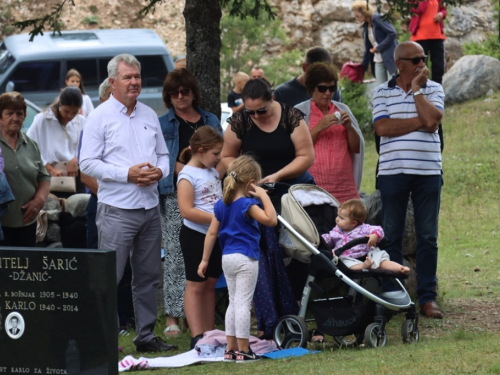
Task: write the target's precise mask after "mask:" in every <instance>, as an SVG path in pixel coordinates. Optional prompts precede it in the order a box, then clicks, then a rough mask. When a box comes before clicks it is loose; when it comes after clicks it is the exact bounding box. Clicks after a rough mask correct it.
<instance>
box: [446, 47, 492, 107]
mask: <svg viewBox="0 0 500 375" xmlns="http://www.w3.org/2000/svg"><path fill="white" fill-rule="evenodd" d="M499 89H500V61H499V60H498V59H495V58H494V57H490V56H483V55H468V56H463V57H461V58H460V60H458V61H457V62H456V63H455V64H454V65H453V67H452V68H451V69H450V70H449V71H448V72H447V73H446V74H445V75H444V77H443V90H444V93H445V101H446V103H448V104H452V103H459V102H463V101H466V100H471V99H475V98H479V97H481V96H484V95H486V93H487V92H488V91H489V90H499Z"/></svg>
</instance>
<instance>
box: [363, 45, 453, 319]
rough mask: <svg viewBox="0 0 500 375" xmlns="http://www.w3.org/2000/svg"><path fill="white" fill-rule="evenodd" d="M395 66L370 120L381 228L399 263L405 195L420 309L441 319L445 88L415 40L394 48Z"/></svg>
mask: <svg viewBox="0 0 500 375" xmlns="http://www.w3.org/2000/svg"><path fill="white" fill-rule="evenodd" d="M394 59H395V60H396V65H397V67H398V70H399V74H398V75H395V76H394V77H393V78H392V79H391V80H390V81H388V82H386V83H383V84H382V85H380V86H378V87H377V88H376V89H375V91H374V93H373V122H374V124H375V131H376V132H377V134H378V135H379V136H380V137H381V138H380V159H379V169H378V176H377V179H378V181H377V183H378V188H379V190H380V193H381V198H382V227H383V228H384V231H385V234H386V238H387V239H388V244H387V246H386V247H385V250H386V251H387V252H388V253H389V255H390V257H391V260H393V261H395V262H398V263H400V264H403V233H404V229H405V218H406V209H407V206H408V198H409V197H411V199H412V203H413V207H414V214H415V231H416V237H417V260H416V267H417V268H416V272H417V295H418V302H419V305H420V313H421V314H423V315H424V316H427V317H429V318H437V319H442V318H443V313H442V312H441V311H440V310H439V308H438V306H437V305H436V302H435V301H436V296H437V292H436V283H437V278H436V271H437V256H438V248H437V228H438V214H439V204H440V196H441V185H442V162H441V149H440V140H439V135H438V125H439V123H440V121H441V118H442V117H443V111H444V92H443V88H442V87H441V85H440V84H439V83H436V82H433V81H431V80H429V79H428V78H427V77H428V76H429V69H427V67H426V62H427V56H425V54H424V51H423V49H422V47H421V46H420V45H419V44H417V43H415V42H404V43H401V44H399V45H398V46H397V47H396V50H395V51H394Z"/></svg>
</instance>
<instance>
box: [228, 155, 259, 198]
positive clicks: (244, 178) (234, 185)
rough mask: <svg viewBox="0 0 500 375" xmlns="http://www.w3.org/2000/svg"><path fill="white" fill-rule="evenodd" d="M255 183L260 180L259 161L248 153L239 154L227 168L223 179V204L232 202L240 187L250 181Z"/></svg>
mask: <svg viewBox="0 0 500 375" xmlns="http://www.w3.org/2000/svg"><path fill="white" fill-rule="evenodd" d="M252 180H253V181H254V183H257V182H258V181H260V180H262V170H261V168H260V165H259V163H257V162H256V161H255V159H254V158H252V157H251V156H249V155H241V156H239V157H238V158H236V159H234V160H233V161H232V162H231V163H230V164H229V167H228V169H227V177H226V179H225V180H224V191H223V195H222V201H223V202H224V204H229V203H231V202H233V200H234V197H235V195H236V193H237V191H238V189H240V188H241V187H246V186H248V184H249V183H250V181H252Z"/></svg>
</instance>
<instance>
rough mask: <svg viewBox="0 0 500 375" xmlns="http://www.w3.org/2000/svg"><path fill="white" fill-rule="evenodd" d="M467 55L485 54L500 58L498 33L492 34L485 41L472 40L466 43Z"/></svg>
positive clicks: (465, 51) (465, 50)
mask: <svg viewBox="0 0 500 375" xmlns="http://www.w3.org/2000/svg"><path fill="white" fill-rule="evenodd" d="M464 53H465V54H466V55H485V56H491V57H494V58H496V59H499V60H500V47H499V46H498V34H496V33H495V34H490V35H489V36H488V39H486V41H485V42H483V43H476V42H470V43H465V44H464Z"/></svg>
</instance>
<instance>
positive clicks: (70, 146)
mask: <svg viewBox="0 0 500 375" xmlns="http://www.w3.org/2000/svg"><path fill="white" fill-rule="evenodd" d="M84 126H85V117H83V116H82V115H76V117H75V118H74V119H73V120H71V121H70V122H68V124H66V126H62V125H61V124H60V123H59V121H58V120H57V118H56V116H55V115H54V112H53V111H52V109H51V108H50V107H49V108H47V109H46V110H45V111H43V112H41V113H39V114H38V115H36V116H35V119H34V120H33V123H32V124H31V127H30V128H29V129H28V132H27V133H26V135H27V136H28V137H30V138H31V139H33V140H34V141H35V142H36V143H38V146H39V147H40V153H41V154H42V160H43V162H44V164H52V165H54V164H56V163H58V162H60V161H69V160H71V159H73V158H74V157H76V156H78V141H79V139H80V133H81V131H82V130H83V128H84Z"/></svg>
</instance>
